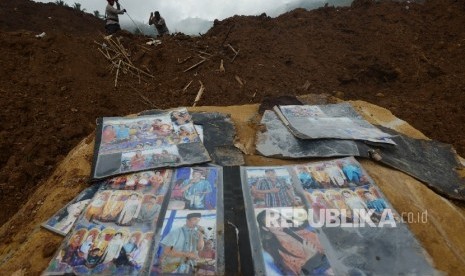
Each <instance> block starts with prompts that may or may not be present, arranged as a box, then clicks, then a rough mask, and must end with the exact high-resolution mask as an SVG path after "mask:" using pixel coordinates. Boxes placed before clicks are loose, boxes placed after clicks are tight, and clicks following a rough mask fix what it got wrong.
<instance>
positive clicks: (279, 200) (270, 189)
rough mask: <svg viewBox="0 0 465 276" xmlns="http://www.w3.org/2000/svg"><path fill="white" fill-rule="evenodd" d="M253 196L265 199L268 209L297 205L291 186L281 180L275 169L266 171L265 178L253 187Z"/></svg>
mask: <svg viewBox="0 0 465 276" xmlns="http://www.w3.org/2000/svg"><path fill="white" fill-rule="evenodd" d="M252 194H253V195H257V196H258V197H260V196H263V197H264V198H265V205H266V207H291V206H294V205H297V202H296V201H295V199H294V191H293V188H292V186H291V184H289V183H287V182H286V181H285V180H284V179H280V178H279V177H278V175H277V174H276V171H275V170H274V169H265V177H264V178H262V179H260V180H259V181H258V182H257V183H255V184H254V185H252Z"/></svg>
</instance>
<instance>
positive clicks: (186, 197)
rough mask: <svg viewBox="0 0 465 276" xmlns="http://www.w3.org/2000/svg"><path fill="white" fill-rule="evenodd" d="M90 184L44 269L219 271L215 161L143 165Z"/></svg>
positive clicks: (220, 205) (68, 271)
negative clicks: (182, 165) (174, 166)
mask: <svg viewBox="0 0 465 276" xmlns="http://www.w3.org/2000/svg"><path fill="white" fill-rule="evenodd" d="M95 187H98V190H97V191H96V193H95V195H94V196H93V198H92V199H91V200H90V201H89V202H88V205H87V207H86V208H85V209H84V210H83V212H82V213H81V214H80V216H79V218H78V219H77V221H76V223H75V225H74V228H72V230H71V231H70V232H69V234H68V236H67V237H66V239H65V240H64V241H63V243H62V245H61V246H60V248H59V249H58V251H57V253H56V254H55V256H54V257H53V259H52V261H51V262H50V264H49V266H48V268H47V269H46V271H45V272H44V273H43V275H62V274H76V275H109V274H112V275H150V274H159V273H161V272H163V273H164V274H168V273H194V272H197V273H202V274H206V275H216V274H221V273H222V272H223V271H224V257H223V255H224V253H223V247H224V245H223V243H224V242H223V239H222V234H220V233H222V232H223V230H222V229H223V216H222V214H223V209H222V208H223V203H222V202H223V198H222V194H223V190H222V168H221V167H213V166H211V167H192V168H191V167H185V168H178V169H176V170H171V169H162V170H154V171H144V172H139V173H134V174H128V175H122V176H117V177H114V178H111V179H108V180H105V181H103V182H102V183H99V184H97V185H96V186H95ZM86 191H87V190H86ZM86 191H85V192H86ZM94 192H95V191H94ZM83 194H84V192H83ZM165 214H166V215H165ZM55 226H56V225H55ZM180 255H182V256H183V257H182V258H179V256H180Z"/></svg>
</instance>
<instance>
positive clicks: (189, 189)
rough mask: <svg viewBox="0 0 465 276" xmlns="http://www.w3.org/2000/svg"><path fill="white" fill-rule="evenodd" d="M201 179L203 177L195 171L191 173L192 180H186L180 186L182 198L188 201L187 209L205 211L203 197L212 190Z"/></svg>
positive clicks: (206, 182) (205, 181)
mask: <svg viewBox="0 0 465 276" xmlns="http://www.w3.org/2000/svg"><path fill="white" fill-rule="evenodd" d="M203 177H205V175H204V174H203V172H202V171H198V170H195V171H193V172H192V179H186V180H184V182H183V184H182V190H183V192H184V198H185V199H186V200H188V201H189V209H192V210H196V209H197V210H198V209H205V197H206V195H207V194H208V193H211V192H212V188H211V187H210V183H209V182H208V181H207V180H205V179H203Z"/></svg>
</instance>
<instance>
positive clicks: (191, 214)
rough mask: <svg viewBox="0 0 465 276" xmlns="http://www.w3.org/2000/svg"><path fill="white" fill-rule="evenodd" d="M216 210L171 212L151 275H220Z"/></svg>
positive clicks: (168, 214)
mask: <svg viewBox="0 0 465 276" xmlns="http://www.w3.org/2000/svg"><path fill="white" fill-rule="evenodd" d="M216 224H217V222H216V210H209V211H204V210H203V211H200V210H196V211H187V210H169V211H167V213H166V216H165V220H164V223H163V228H162V234H161V238H160V242H159V247H158V251H157V252H156V254H155V256H154V262H153V266H152V275H157V274H199V275H217V256H218V253H217V233H216V229H217V227H216Z"/></svg>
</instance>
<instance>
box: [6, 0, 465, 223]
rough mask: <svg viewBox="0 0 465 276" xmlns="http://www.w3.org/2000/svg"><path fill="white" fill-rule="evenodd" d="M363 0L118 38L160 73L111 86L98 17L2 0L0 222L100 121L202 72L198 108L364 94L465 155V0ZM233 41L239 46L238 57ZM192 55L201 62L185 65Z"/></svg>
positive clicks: (172, 91)
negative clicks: (154, 38)
mask: <svg viewBox="0 0 465 276" xmlns="http://www.w3.org/2000/svg"><path fill="white" fill-rule="evenodd" d="M358 3H359V4H354V5H353V6H352V7H346V8H334V7H327V8H321V9H318V10H314V11H305V10H294V11H292V12H289V13H286V14H284V15H281V16H280V17H278V18H274V19H272V18H269V17H267V16H266V15H262V16H255V17H252V16H235V17H232V18H228V19H226V20H223V21H220V22H218V23H217V24H215V26H214V27H213V28H212V29H211V30H210V31H209V32H208V33H207V34H205V35H203V36H201V37H188V36H185V35H181V34H177V35H172V36H168V37H163V38H162V44H161V45H158V46H148V45H146V44H145V42H147V41H148V38H146V37H137V36H132V35H130V34H127V33H122V34H121V36H122V37H123V38H122V43H123V45H125V47H126V48H127V49H128V50H129V51H130V54H131V56H130V58H131V60H132V61H133V62H134V64H136V65H137V66H138V67H139V68H143V69H145V68H148V69H146V70H149V71H150V72H151V73H152V74H153V75H154V78H145V77H142V79H141V81H140V83H139V79H138V78H134V77H132V76H131V75H130V74H126V75H125V74H120V78H119V81H118V87H117V88H114V79H115V72H114V71H113V72H110V71H109V69H108V62H107V61H106V60H105V58H104V57H103V56H102V54H101V53H100V52H99V51H98V47H99V46H98V45H97V44H96V43H95V42H98V43H101V42H103V36H102V34H103V31H104V29H103V24H104V23H103V21H101V20H98V19H97V18H95V17H93V16H92V15H90V14H85V13H82V12H77V11H75V10H72V9H71V8H63V7H58V6H56V5H54V4H39V3H34V2H31V1H26V0H11V1H0V53H1V54H0V65H1V66H0V122H1V123H0V208H1V209H2V212H0V224H3V223H4V222H5V221H6V220H8V218H9V217H11V215H13V214H14V213H15V212H16V210H17V209H18V207H19V206H20V205H21V204H22V203H23V202H24V201H25V200H26V199H27V197H28V195H29V194H30V193H31V192H32V191H34V190H35V189H36V188H37V187H38V185H40V182H41V180H43V179H44V178H46V177H47V176H49V175H50V173H51V171H52V170H53V169H54V168H55V166H56V164H57V163H58V162H59V161H60V160H61V159H63V157H64V156H65V155H66V154H67V153H68V152H69V151H70V149H72V148H73V147H74V146H75V145H76V144H77V143H78V142H79V141H80V140H81V139H83V138H84V137H85V136H86V135H88V134H90V133H92V131H93V130H94V127H95V119H96V118H97V117H100V116H115V115H118V116H122V115H126V114H129V113H135V112H139V111H142V110H145V109H150V108H155V107H158V108H168V107H175V106H186V105H192V103H193V102H194V99H195V96H196V94H197V92H198V89H199V87H200V83H199V81H201V82H202V83H203V84H204V85H205V88H206V90H205V92H204V94H203V96H202V99H201V100H200V101H199V103H198V105H237V104H245V103H252V102H253V103H255V102H260V101H262V100H263V99H264V98H265V97H271V96H278V95H299V94H308V93H329V94H333V95H335V96H337V97H340V98H343V99H361V100H366V101H369V102H372V103H375V104H377V105H380V106H383V107H386V108H388V109H390V110H391V111H392V112H393V113H394V114H395V115H396V116H398V117H399V118H401V119H403V120H406V121H408V122H409V123H411V124H412V125H413V126H414V127H416V128H417V129H419V130H421V131H422V132H423V133H425V134H426V135H427V136H429V137H431V138H433V139H436V140H439V141H442V142H445V143H451V144H453V145H454V146H455V148H456V149H457V151H458V152H459V154H461V155H462V156H463V155H465V128H464V123H463V122H464V121H465V111H464V110H465V78H464V76H465V74H464V73H465V1H463V0H458V1H447V0H443V1H439V0H437V1H426V2H425V3H424V4H408V9H407V8H406V7H407V6H406V5H407V4H406V3H394V2H382V3H376V4H372V3H371V4H370V3H369V1H358ZM360 3H361V4H360ZM363 3H365V4H363ZM366 3H368V4H366ZM41 32H46V36H45V37H44V38H42V39H38V38H35V35H37V34H39V33H41ZM228 44H230V45H231V46H232V47H233V48H234V49H235V50H239V54H238V55H237V57H236V58H235V59H234V61H233V62H232V61H231V60H232V58H233V57H234V52H233V51H232V50H231V48H230V47H229V46H227V45H228ZM201 52H203V53H201ZM199 55H203V56H205V57H208V60H207V61H206V62H204V63H203V64H202V65H200V66H199V67H197V68H196V69H194V70H190V71H188V72H183V71H184V70H185V69H187V68H188V67H190V66H191V65H193V64H195V63H197V62H198V61H200V60H201V58H200V57H199ZM189 57H190V58H189ZM184 60H186V61H185V62H184ZM221 60H223V64H224V68H225V72H220V70H219V67H220V63H221ZM190 81H192V84H191V85H190V86H189V87H188V88H187V89H186V90H183V88H184V87H186V85H187V84H188V83H189V82H190ZM241 83H242V84H241ZM141 95H142V96H141ZM146 99H148V100H149V101H150V102H151V103H148V101H147V100H146Z"/></svg>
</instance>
